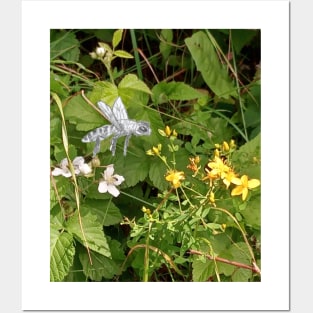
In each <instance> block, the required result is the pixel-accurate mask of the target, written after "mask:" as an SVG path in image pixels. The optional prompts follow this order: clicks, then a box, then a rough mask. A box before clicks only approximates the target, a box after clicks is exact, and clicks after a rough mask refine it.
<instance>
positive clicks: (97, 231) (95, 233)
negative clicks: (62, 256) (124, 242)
mask: <svg viewBox="0 0 313 313" xmlns="http://www.w3.org/2000/svg"><path fill="white" fill-rule="evenodd" d="M81 222H82V227H83V231H84V235H83V234H82V230H81V226H80V223H79V218H78V214H77V213H76V214H74V215H73V216H71V218H69V220H68V221H67V223H66V229H67V230H68V232H70V233H71V234H73V235H74V237H75V238H76V239H77V240H78V241H79V242H80V243H81V244H82V245H84V246H86V242H85V240H86V241H87V244H88V247H89V248H90V249H91V250H94V251H96V252H98V253H100V254H102V255H104V256H106V257H111V252H110V248H109V245H108V243H107V239H106V237H105V234H104V233H103V230H102V225H101V224H100V223H99V222H98V221H97V216H96V215H93V214H91V213H87V214H86V215H84V216H81Z"/></svg>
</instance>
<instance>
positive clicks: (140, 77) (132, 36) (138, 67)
mask: <svg viewBox="0 0 313 313" xmlns="http://www.w3.org/2000/svg"><path fill="white" fill-rule="evenodd" d="M129 32H130V37H131V41H132V45H133V49H134V55H135V62H136V68H137V73H138V77H139V79H140V80H143V75H142V71H141V65H140V59H139V53H138V46H137V39H136V34H135V30H134V29H130V30H129Z"/></svg>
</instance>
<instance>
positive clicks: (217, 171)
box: [207, 156, 230, 179]
mask: <svg viewBox="0 0 313 313" xmlns="http://www.w3.org/2000/svg"><path fill="white" fill-rule="evenodd" d="M207 167H208V168H209V169H210V173H211V174H210V175H211V176H213V177H214V176H217V177H221V178H222V179H223V178H224V177H225V176H226V173H228V172H229V171H230V167H229V166H227V165H226V164H225V163H224V161H223V160H222V159H221V158H219V157H218V156H215V158H214V161H213V162H209V163H208V164H207Z"/></svg>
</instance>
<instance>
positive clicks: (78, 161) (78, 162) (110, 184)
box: [52, 156, 125, 197]
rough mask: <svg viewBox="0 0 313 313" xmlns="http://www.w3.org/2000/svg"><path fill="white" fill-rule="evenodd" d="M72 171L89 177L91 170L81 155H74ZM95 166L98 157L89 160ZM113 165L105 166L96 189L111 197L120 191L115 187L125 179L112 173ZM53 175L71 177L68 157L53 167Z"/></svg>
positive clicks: (98, 164)
mask: <svg viewBox="0 0 313 313" xmlns="http://www.w3.org/2000/svg"><path fill="white" fill-rule="evenodd" d="M72 164H73V167H74V173H75V175H84V176H87V177H89V176H90V175H89V174H90V173H91V172H92V169H91V166H90V165H89V164H86V163H85V159H84V158H83V157H82V156H78V157H76V158H75V159H74V160H73V162H72ZM91 164H93V165H94V166H95V167H98V166H100V163H99V159H97V158H94V159H93V160H92V161H91ZM113 173H114V165H113V164H110V165H107V166H106V170H105V171H104V172H103V173H102V178H100V180H99V186H98V191H99V192H100V193H106V192H108V193H110V194H111V195H112V196H113V197H117V196H118V195H119V194H120V191H119V190H118V189H117V188H116V186H119V185H120V184H121V183H122V182H124V181H125V178H124V177H123V176H121V175H117V174H114V175H113ZM52 175H53V176H60V175H62V176H64V177H71V176H72V173H71V171H70V169H69V164H68V159H67V158H65V159H63V160H62V161H61V162H60V164H59V167H55V169H54V170H53V171H52Z"/></svg>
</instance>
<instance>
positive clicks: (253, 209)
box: [240, 190, 261, 229]
mask: <svg viewBox="0 0 313 313" xmlns="http://www.w3.org/2000/svg"><path fill="white" fill-rule="evenodd" d="M250 193H251V194H252V196H251V198H249V201H248V202H247V207H246V209H245V210H243V211H241V212H240V213H241V215H243V217H244V222H245V224H246V225H250V226H252V227H253V228H255V229H260V227H261V195H260V192H258V194H256V191H254V190H251V191H250Z"/></svg>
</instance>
